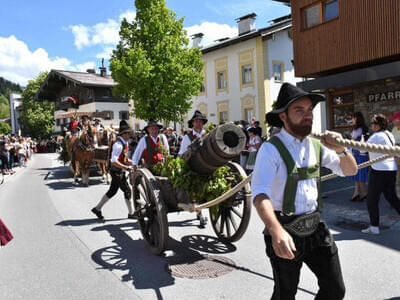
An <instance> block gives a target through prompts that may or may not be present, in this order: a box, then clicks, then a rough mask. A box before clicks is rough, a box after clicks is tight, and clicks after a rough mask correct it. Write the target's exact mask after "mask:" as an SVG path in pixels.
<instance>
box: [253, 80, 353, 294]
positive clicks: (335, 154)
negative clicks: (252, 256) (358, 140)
mask: <svg viewBox="0 0 400 300" xmlns="http://www.w3.org/2000/svg"><path fill="white" fill-rule="evenodd" d="M324 100H325V99H324V97H323V96H321V95H318V94H313V93H307V92H305V91H303V90H302V89H300V88H297V87H295V86H293V85H291V84H288V83H284V84H283V85H282V87H281V89H280V91H279V95H278V100H277V102H276V108H275V110H272V111H270V112H269V113H267V114H266V119H267V122H268V123H269V125H270V126H276V127H281V128H282V129H281V131H280V132H279V133H277V134H276V135H275V136H274V137H273V138H271V139H270V140H269V141H268V142H266V143H263V145H262V146H261V148H260V150H259V152H258V155H257V159H256V164H255V168H254V172H253V178H252V183H251V185H252V199H253V204H254V206H255V207H256V209H257V212H258V214H259V216H260V218H261V219H262V221H263V222H264V224H265V230H264V240H265V244H266V253H267V255H268V257H269V259H270V263H271V266H272V269H273V274H274V282H275V286H274V291H273V295H272V299H295V295H296V292H297V286H298V283H299V277H300V270H301V267H302V264H303V262H304V263H305V264H306V265H307V266H308V267H309V268H310V269H311V271H312V272H313V273H314V274H315V275H316V276H317V278H318V284H319V291H318V293H317V296H316V297H315V299H343V297H344V294H345V286H344V282H343V277H342V272H341V268H340V263H339V256H338V250H337V247H336V244H335V242H334V240H333V238H332V235H331V234H330V232H329V229H328V227H327V225H326V223H325V222H323V221H322V220H320V213H319V209H320V208H321V206H322V202H321V200H322V199H321V197H320V190H319V178H320V167H321V166H322V167H327V168H329V169H331V170H332V171H333V172H334V173H336V174H338V175H340V176H348V175H354V174H356V172H357V165H356V162H355V160H354V158H353V156H352V155H351V154H350V153H349V152H347V151H346V149H345V148H344V147H342V146H338V145H336V144H334V141H335V138H336V137H338V136H340V135H339V134H338V133H335V132H329V131H327V132H325V134H324V135H323V138H322V144H321V142H319V141H318V140H316V139H312V138H310V137H309V136H308V135H309V134H310V133H311V128H312V123H313V112H312V111H313V108H314V107H315V105H316V104H317V103H318V102H320V101H324Z"/></svg>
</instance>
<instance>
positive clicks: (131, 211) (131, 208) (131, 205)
mask: <svg viewBox="0 0 400 300" xmlns="http://www.w3.org/2000/svg"><path fill="white" fill-rule="evenodd" d="M125 203H126V206H127V207H128V214H130V215H131V214H133V203H132V200H131V199H125Z"/></svg>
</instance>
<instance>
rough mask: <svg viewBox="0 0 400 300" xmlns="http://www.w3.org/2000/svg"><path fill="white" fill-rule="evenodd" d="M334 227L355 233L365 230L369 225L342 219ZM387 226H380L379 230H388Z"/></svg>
mask: <svg viewBox="0 0 400 300" xmlns="http://www.w3.org/2000/svg"><path fill="white" fill-rule="evenodd" d="M335 225H336V226H338V227H341V228H344V229H349V230H356V231H361V230H362V229H365V228H367V227H368V226H369V223H367V222H362V221H354V220H348V219H343V220H340V221H338V222H336V223H335ZM388 228H389V227H388V226H383V225H381V226H380V229H381V230H383V229H388Z"/></svg>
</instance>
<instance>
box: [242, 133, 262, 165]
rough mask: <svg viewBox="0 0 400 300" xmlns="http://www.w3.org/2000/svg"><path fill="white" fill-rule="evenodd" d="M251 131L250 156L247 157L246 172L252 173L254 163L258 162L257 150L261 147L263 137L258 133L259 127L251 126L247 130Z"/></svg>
mask: <svg viewBox="0 0 400 300" xmlns="http://www.w3.org/2000/svg"><path fill="white" fill-rule="evenodd" d="M247 131H248V133H249V143H248V144H247V148H248V151H249V158H248V159H247V164H246V172H247V173H251V172H252V171H253V169H254V164H255V163H256V158H257V152H258V149H259V148H260V147H261V143H262V140H261V137H260V136H259V135H258V134H257V129H256V128H255V127H250V128H249V130H247Z"/></svg>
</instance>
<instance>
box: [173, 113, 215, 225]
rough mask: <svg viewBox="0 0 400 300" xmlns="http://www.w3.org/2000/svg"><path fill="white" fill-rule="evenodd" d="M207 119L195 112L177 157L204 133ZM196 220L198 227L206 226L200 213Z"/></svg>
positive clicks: (205, 218) (204, 219)
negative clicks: (198, 223) (189, 129)
mask: <svg viewBox="0 0 400 300" xmlns="http://www.w3.org/2000/svg"><path fill="white" fill-rule="evenodd" d="M207 121H208V120H207V118H206V116H205V115H203V114H202V113H201V112H200V111H198V110H196V111H195V112H194V114H193V117H192V118H191V119H190V120H189V121H188V125H189V128H191V131H190V132H189V133H188V134H185V135H184V136H183V139H182V143H181V147H180V148H179V152H178V155H179V156H182V155H183V153H185V152H186V150H187V149H188V147H189V146H190V144H191V143H193V142H194V141H195V140H196V139H199V138H202V137H203V136H204V135H205V134H206V131H205V130H204V129H203V126H204V124H206V123H207ZM197 219H198V220H199V221H200V227H201V228H204V227H205V226H206V225H207V217H205V216H203V214H202V213H201V211H200V212H198V213H197Z"/></svg>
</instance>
